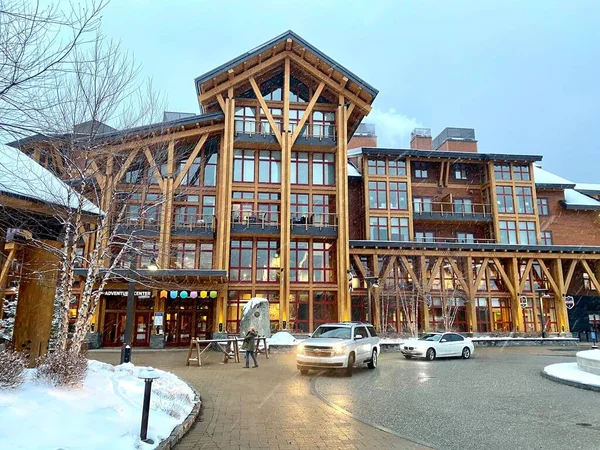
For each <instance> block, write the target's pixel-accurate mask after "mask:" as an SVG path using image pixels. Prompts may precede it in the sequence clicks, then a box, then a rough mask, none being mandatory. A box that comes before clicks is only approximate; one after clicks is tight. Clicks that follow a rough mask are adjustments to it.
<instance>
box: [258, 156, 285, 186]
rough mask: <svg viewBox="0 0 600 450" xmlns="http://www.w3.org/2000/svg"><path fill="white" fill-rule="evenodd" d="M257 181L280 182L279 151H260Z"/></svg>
mask: <svg viewBox="0 0 600 450" xmlns="http://www.w3.org/2000/svg"><path fill="white" fill-rule="evenodd" d="M258 182H259V183H281V152H276V151H269V150H261V151H260V153H259V157H258Z"/></svg>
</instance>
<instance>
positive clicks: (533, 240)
mask: <svg viewBox="0 0 600 450" xmlns="http://www.w3.org/2000/svg"><path fill="white" fill-rule="evenodd" d="M519 243H520V244H526V245H535V244H537V235H536V232H535V222H519Z"/></svg>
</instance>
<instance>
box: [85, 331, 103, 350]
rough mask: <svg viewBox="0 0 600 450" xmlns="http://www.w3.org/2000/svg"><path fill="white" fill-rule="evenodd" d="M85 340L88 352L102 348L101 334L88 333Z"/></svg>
mask: <svg viewBox="0 0 600 450" xmlns="http://www.w3.org/2000/svg"><path fill="white" fill-rule="evenodd" d="M85 340H86V341H87V344H88V349H90V350H96V349H98V348H102V333H88V334H86V335H85Z"/></svg>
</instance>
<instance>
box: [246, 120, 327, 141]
mask: <svg viewBox="0 0 600 450" xmlns="http://www.w3.org/2000/svg"><path fill="white" fill-rule="evenodd" d="M275 124H276V125H277V128H278V129H279V131H281V129H282V128H283V126H282V123H281V121H279V120H277V119H275ZM296 127H297V124H296V123H293V122H291V123H290V131H291V132H292V133H293V132H294V131H296ZM235 133H236V134H248V135H250V136H252V135H257V134H260V135H261V136H273V135H274V133H273V127H271V124H270V123H269V121H268V120H267V119H261V120H260V121H256V120H255V119H240V118H237V119H235ZM302 137H304V138H316V139H325V138H329V139H334V140H335V138H336V131H335V125H334V124H328V123H325V124H323V123H314V124H312V125H311V124H308V123H306V124H304V126H303V130H302V132H301V133H300V136H299V138H302Z"/></svg>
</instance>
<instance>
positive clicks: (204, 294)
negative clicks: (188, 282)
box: [200, 291, 208, 298]
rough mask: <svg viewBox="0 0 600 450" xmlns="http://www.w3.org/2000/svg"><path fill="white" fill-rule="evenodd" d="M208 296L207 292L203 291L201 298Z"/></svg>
mask: <svg viewBox="0 0 600 450" xmlns="http://www.w3.org/2000/svg"><path fill="white" fill-rule="evenodd" d="M207 294H208V293H207V292H206V291H201V292H200V298H206V296H207Z"/></svg>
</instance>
